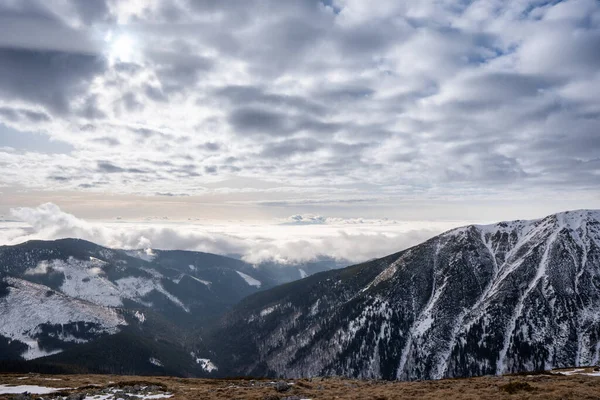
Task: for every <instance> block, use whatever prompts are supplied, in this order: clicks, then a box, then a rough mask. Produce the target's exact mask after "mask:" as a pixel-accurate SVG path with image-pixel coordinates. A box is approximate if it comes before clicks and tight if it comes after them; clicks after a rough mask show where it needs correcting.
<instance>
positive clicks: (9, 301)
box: [0, 278, 127, 360]
mask: <svg viewBox="0 0 600 400" xmlns="http://www.w3.org/2000/svg"><path fill="white" fill-rule="evenodd" d="M6 281H7V282H8V284H9V285H10V288H9V292H8V295H6V296H4V297H2V298H0V315H2V319H3V323H2V324H0V335H2V336H6V337H8V338H10V339H13V340H19V341H21V342H23V343H25V344H27V345H28V346H29V349H28V350H27V351H26V352H25V353H24V354H23V357H24V358H26V359H28V360H31V359H33V358H38V357H42V356H45V355H48V354H53V353H48V352H45V351H43V350H41V349H40V348H39V347H38V343H37V341H36V340H35V338H34V336H35V333H36V328H38V326H39V325H41V324H45V323H48V324H53V325H59V324H62V325H64V324H69V323H72V322H90V323H94V324H98V325H99V326H100V327H101V328H100V331H99V333H108V334H114V333H117V332H118V330H119V326H122V325H127V323H126V322H125V320H124V319H123V317H121V316H120V315H119V314H118V313H117V311H116V310H114V309H112V308H107V307H103V306H99V305H96V304H91V303H89V302H86V301H81V300H77V299H73V298H70V297H68V296H65V295H63V294H61V293H58V292H53V291H51V290H50V288H48V287H47V286H43V285H38V284H35V283H31V282H28V281H25V280H22V279H18V278H7V279H6ZM64 339H66V340H69V338H67V337H65V338H64ZM55 352H59V351H55Z"/></svg>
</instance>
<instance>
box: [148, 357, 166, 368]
mask: <svg viewBox="0 0 600 400" xmlns="http://www.w3.org/2000/svg"><path fill="white" fill-rule="evenodd" d="M148 361H149V362H150V364H152V365H156V366H157V367H162V366H163V363H162V362H161V361H160V360H159V359H158V358H154V357H150V359H149V360H148Z"/></svg>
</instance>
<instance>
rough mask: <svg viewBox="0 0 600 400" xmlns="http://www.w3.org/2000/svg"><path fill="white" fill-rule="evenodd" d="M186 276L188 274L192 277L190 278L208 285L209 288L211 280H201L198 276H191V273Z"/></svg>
mask: <svg viewBox="0 0 600 400" xmlns="http://www.w3.org/2000/svg"><path fill="white" fill-rule="evenodd" d="M188 276H189V277H190V278H192V279H194V280H196V281H198V282H200V283H201V284H203V285H206V286H208V287H209V288H210V285H212V282H211V281H205V280H203V279H198V278H196V277H195V276H191V275H188Z"/></svg>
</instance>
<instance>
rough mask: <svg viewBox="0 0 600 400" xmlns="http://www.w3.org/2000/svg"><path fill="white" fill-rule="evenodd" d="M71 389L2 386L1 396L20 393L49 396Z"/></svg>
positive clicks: (0, 387)
mask: <svg viewBox="0 0 600 400" xmlns="http://www.w3.org/2000/svg"><path fill="white" fill-rule="evenodd" d="M64 389H69V388H50V387H45V386H36V385H19V386H10V385H0V394H20V393H25V392H27V393H33V394H48V393H53V392H58V391H59V390H64Z"/></svg>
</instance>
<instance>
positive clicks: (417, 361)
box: [214, 210, 600, 380]
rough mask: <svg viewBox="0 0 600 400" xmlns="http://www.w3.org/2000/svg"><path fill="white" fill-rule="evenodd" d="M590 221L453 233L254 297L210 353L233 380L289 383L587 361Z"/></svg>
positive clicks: (590, 356) (594, 321) (599, 268)
mask: <svg viewBox="0 0 600 400" xmlns="http://www.w3.org/2000/svg"><path fill="white" fill-rule="evenodd" d="M599 220H600V212H599V211H597V210H576V211H567V212H562V213H557V214H552V215H550V216H547V217H544V218H540V219H536V220H529V221H525V220H519V221H508V222H500V223H497V224H488V225H469V226H465V227H460V228H455V229H452V230H449V231H447V232H444V233H442V234H441V235H438V236H436V237H434V238H432V239H430V240H428V241H426V242H424V243H421V244H420V245H417V246H414V247H412V248H409V249H406V250H404V251H402V252H400V253H396V254H394V255H391V256H388V257H385V258H383V259H379V260H374V261H372V262H368V263H364V264H360V265H359V266H354V267H349V268H347V269H344V270H341V271H332V272H325V273H322V274H318V275H313V276H312V277H310V278H307V279H306V280H301V281H297V282H294V283H292V284H289V285H287V286H286V289H285V290H282V289H280V288H279V289H278V288H276V289H273V290H271V291H266V292H263V293H260V294H256V295H252V296H250V297H249V298H246V299H245V300H243V301H242V303H241V304H240V305H239V306H237V307H236V308H235V309H234V311H232V312H231V313H230V314H228V315H227V316H226V317H225V318H224V319H223V320H222V322H221V326H220V327H219V328H217V330H216V332H217V333H216V335H215V336H217V337H219V339H218V340H215V344H214V346H215V348H219V347H220V349H219V350H220V354H219V357H220V358H221V360H220V362H221V364H222V365H223V366H225V368H231V369H232V373H233V374H253V373H266V374H271V375H283V376H290V377H297V376H318V375H345V376H351V377H364V378H385V379H409V380H412V379H431V378H441V377H458V376H472V375H484V374H495V373H504V372H517V371H523V370H533V369H549V368H550V367H554V366H573V365H581V364H585V363H596V362H597V360H598V353H599V351H598V343H600V339H599V338H600V320H598V318H597V317H596V315H600V313H599V312H598V311H600V222H599ZM344 274H345V275H346V276H344ZM286 292H287V293H286ZM289 292H295V293H289ZM333 297H337V300H336V299H334V298H333ZM302 298H303V299H302ZM244 314H249V315H244ZM319 317H320V318H319ZM242 326H244V327H245V328H244V329H245V331H244V332H239V329H241V327H242ZM236 332H237V333H236ZM237 340H243V341H245V345H244V348H239V347H236V346H235V343H236V341H237ZM224 343H225V344H226V345H227V346H229V347H230V348H232V350H231V352H232V353H233V354H231V355H228V354H226V353H224V347H226V346H224V345H223V344H224ZM244 360H253V361H252V362H248V361H244Z"/></svg>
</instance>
